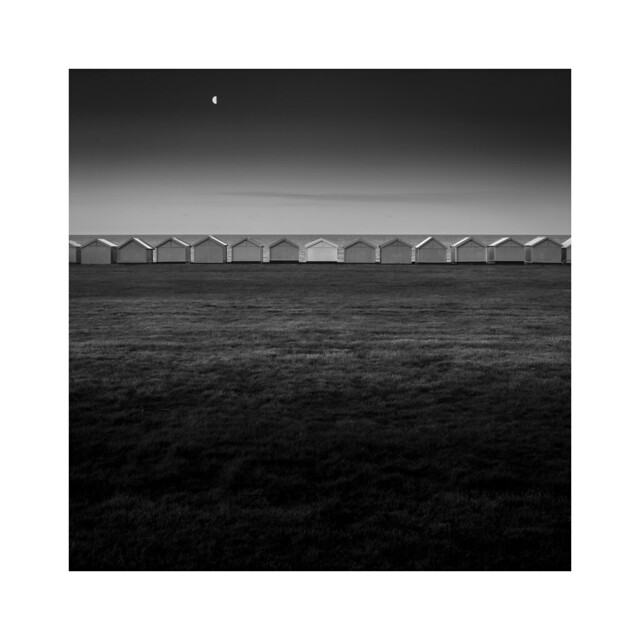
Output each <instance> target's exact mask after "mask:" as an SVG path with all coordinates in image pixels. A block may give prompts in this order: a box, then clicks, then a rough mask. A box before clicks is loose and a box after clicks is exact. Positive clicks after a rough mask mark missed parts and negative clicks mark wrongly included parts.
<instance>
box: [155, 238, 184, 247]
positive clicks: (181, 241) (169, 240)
mask: <svg viewBox="0 0 640 640" xmlns="http://www.w3.org/2000/svg"><path fill="white" fill-rule="evenodd" d="M168 242H177V243H178V244H180V245H182V246H183V247H184V248H185V249H188V248H189V245H188V244H187V243H186V242H185V241H184V240H180V238H176V237H175V236H171V237H170V238H167V239H166V240H163V241H162V242H161V243H160V244H157V245H156V249H159V248H160V247H163V246H164V245H165V244H167V243H168Z"/></svg>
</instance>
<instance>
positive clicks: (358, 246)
mask: <svg viewBox="0 0 640 640" xmlns="http://www.w3.org/2000/svg"><path fill="white" fill-rule="evenodd" d="M344 261H345V262H349V263H354V264H371V263H374V262H375V261H376V249H375V247H370V246H369V245H368V244H366V243H364V242H356V243H355V244H352V245H351V246H350V247H345V250H344Z"/></svg>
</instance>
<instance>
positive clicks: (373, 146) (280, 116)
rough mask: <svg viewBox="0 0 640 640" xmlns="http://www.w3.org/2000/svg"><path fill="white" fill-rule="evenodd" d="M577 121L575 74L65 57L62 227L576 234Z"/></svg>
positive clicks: (153, 230)
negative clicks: (160, 65)
mask: <svg viewBox="0 0 640 640" xmlns="http://www.w3.org/2000/svg"><path fill="white" fill-rule="evenodd" d="M214 95H215V96H217V98H218V104H215V105H214V104H213V103H212V100H211V99H212V97H213V96H214ZM570 132H571V75H570V71H557V70H555V71H532V70H531V71H448V70H445V71H425V70H381V71H376V70H352V71H350V70H290V71H282V70H221V71H220V70H218V71H207V70H191V71H181V70H171V71H161V70H155V71H149V70H140V71H135V70H114V71H107V70H98V71H90V70H87V71H71V72H70V203H71V206H70V209H71V210H70V232H71V233H75V234H82V233H88V234H93V233H95V234H118V233H122V234H127V233H132V234H133V233H140V234H144V233H167V234H178V233H185V234H186V233H220V234H223V233H247V234H251V233H256V234H258V233H283V234H286V233H290V234H293V233H423V232H424V233H435V234H437V233H478V234H492V233H505V234H527V233H531V234H537V233H540V234H564V233H570V150H571V138H570V135H571V133H570Z"/></svg>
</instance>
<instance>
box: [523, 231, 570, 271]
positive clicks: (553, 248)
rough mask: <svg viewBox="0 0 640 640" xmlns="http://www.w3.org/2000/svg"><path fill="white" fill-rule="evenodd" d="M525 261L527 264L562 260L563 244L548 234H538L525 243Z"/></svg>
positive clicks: (559, 261)
mask: <svg viewBox="0 0 640 640" xmlns="http://www.w3.org/2000/svg"><path fill="white" fill-rule="evenodd" d="M524 261H525V262H526V263H527V264H534V263H536V264H540V263H545V264H547V263H558V264H560V263H561V262H562V245H561V244H560V243H559V242H556V241H555V240H552V239H551V238H548V237H546V236H538V237H537V238H534V239H533V240H530V241H529V242H527V244H525V245H524Z"/></svg>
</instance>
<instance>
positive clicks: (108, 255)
mask: <svg viewBox="0 0 640 640" xmlns="http://www.w3.org/2000/svg"><path fill="white" fill-rule="evenodd" d="M112 256H113V254H112V249H111V247H105V246H103V245H98V244H92V245H89V246H86V247H83V248H82V249H81V250H80V262H81V263H82V264H111V263H112V262H113V259H112Z"/></svg>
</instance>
